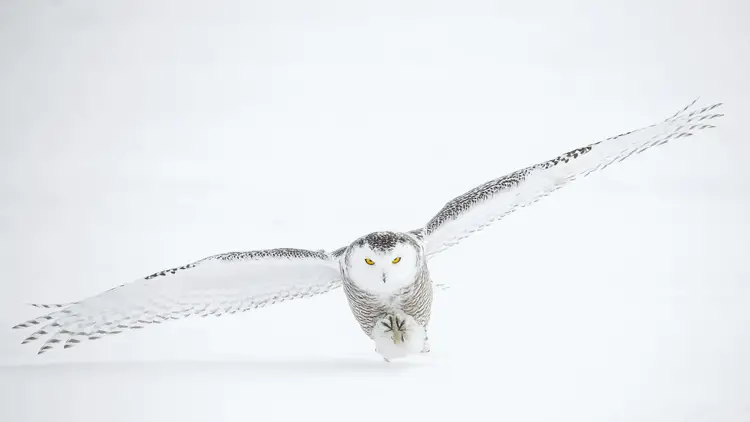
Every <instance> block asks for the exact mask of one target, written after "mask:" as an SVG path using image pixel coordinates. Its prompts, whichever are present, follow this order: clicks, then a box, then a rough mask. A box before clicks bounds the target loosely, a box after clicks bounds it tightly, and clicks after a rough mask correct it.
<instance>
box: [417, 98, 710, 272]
mask: <svg viewBox="0 0 750 422" xmlns="http://www.w3.org/2000/svg"><path fill="white" fill-rule="evenodd" d="M696 102H697V99H696V100H695V101H693V102H692V103H690V104H688V105H687V106H686V107H684V108H682V109H680V110H679V111H678V112H676V113H675V114H674V115H672V116H670V117H669V118H667V119H665V120H663V121H661V122H659V123H656V124H652V125H650V126H647V127H644V128H641V129H637V130H632V131H630V132H626V133H622V134H620V135H617V136H613V137H610V138H607V139H605V140H603V141H599V142H595V143H592V144H589V145H586V146H584V147H580V148H576V149H574V150H572V151H569V152H566V153H565V154H562V155H559V156H557V157H555V158H553V159H551V160H547V161H544V162H542V163H539V164H535V165H532V166H529V167H526V168H523V169H521V170H517V171H514V172H512V173H509V174H507V175H505V176H502V177H499V178H497V179H494V180H491V181H489V182H487V183H484V184H482V185H480V186H477V187H476V188H474V189H471V190H470V191H468V192H466V193H464V194H463V195H461V196H458V197H456V198H454V199H452V200H451V201H449V202H447V203H446V204H445V206H444V207H443V208H442V209H441V210H440V211H439V212H438V213H437V214H436V215H435V216H434V217H433V218H432V219H431V220H430V221H429V222H428V223H427V224H426V225H425V227H424V228H423V229H420V230H413V231H412V233H414V234H418V235H419V236H421V238H423V240H424V242H425V250H426V252H427V256H428V257H429V258H431V257H433V256H435V255H436V254H438V253H440V252H441V251H443V250H445V249H448V248H450V247H451V246H453V245H455V244H457V243H459V242H460V241H461V240H463V239H464V238H466V237H468V236H470V235H472V234H473V233H476V232H478V231H480V230H482V229H484V228H486V227H487V226H489V225H491V224H493V223H494V222H496V221H498V220H500V219H502V218H504V217H505V216H507V215H509V214H511V213H513V212H515V211H516V210H518V209H520V208H523V207H527V206H529V205H531V204H534V203H536V202H538V201H539V200H541V199H542V198H544V197H546V196H548V195H550V194H551V193H552V192H555V191H557V190H558V189H560V188H562V187H563V186H566V185H567V184H568V183H570V182H572V181H574V180H576V179H579V178H582V177H586V176H588V175H589V174H591V173H594V172H597V171H601V170H603V169H605V168H607V167H609V166H610V165H612V164H615V163H619V162H622V161H624V160H626V159H628V158H630V157H632V156H633V155H637V154H640V153H642V152H644V151H646V150H648V149H650V148H653V147H656V146H659V145H664V144H666V143H667V142H670V141H674V140H677V139H681V138H686V137H689V136H692V135H693V134H695V133H696V132H699V131H702V130H705V129H711V128H713V127H714V126H713V125H712V124H710V123H708V122H709V121H712V120H714V119H717V118H719V117H722V116H723V114H720V113H717V112H716V110H717V109H718V108H719V107H721V105H722V104H721V103H717V104H713V105H709V106H705V107H698V108H695V104H696Z"/></svg>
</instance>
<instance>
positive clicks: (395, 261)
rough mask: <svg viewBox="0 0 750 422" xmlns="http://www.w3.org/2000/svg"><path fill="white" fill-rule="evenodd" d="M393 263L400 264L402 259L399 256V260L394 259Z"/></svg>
mask: <svg viewBox="0 0 750 422" xmlns="http://www.w3.org/2000/svg"><path fill="white" fill-rule="evenodd" d="M391 262H393V263H394V264H398V263H399V262H401V257H400V256H399V257H398V258H396V259H394V260H393V261H391Z"/></svg>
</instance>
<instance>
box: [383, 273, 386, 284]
mask: <svg viewBox="0 0 750 422" xmlns="http://www.w3.org/2000/svg"><path fill="white" fill-rule="evenodd" d="M385 279H386V277H385V273H383V283H385Z"/></svg>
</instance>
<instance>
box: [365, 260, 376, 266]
mask: <svg viewBox="0 0 750 422" xmlns="http://www.w3.org/2000/svg"><path fill="white" fill-rule="evenodd" d="M365 262H366V263H367V265H375V261H373V260H372V259H370V258H365Z"/></svg>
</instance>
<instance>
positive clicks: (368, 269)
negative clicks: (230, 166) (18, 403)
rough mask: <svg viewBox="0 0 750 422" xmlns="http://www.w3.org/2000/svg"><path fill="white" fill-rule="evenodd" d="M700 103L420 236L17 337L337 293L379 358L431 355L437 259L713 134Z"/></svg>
mask: <svg viewBox="0 0 750 422" xmlns="http://www.w3.org/2000/svg"><path fill="white" fill-rule="evenodd" d="M696 101H697V100H696ZM696 101H693V102H692V103H691V104H689V105H688V106H686V107H684V108H682V109H680V110H679V111H678V112H677V113H675V114H674V115H672V116H671V117H668V118H666V119H664V120H662V121H660V122H658V123H655V124H652V125H650V126H645V127H642V128H640V129H636V130H632V131H630V132H627V133H623V134H620V135H617V136H613V137H610V138H607V139H604V140H601V141H598V142H594V143H591V144H588V145H586V146H583V147H580V148H576V149H574V150H572V151H569V152H566V153H564V154H561V155H558V156H556V157H554V158H552V159H550V160H547V161H543V162H540V163H538V164H535V165H531V166H528V167H525V168H521V169H519V170H517V171H514V172H512V173H509V174H506V175H504V176H502V177H499V178H497V179H494V180H490V181H488V182H486V183H484V184H481V185H479V186H477V187H475V188H473V189H471V190H470V191H468V192H465V193H463V194H462V195H460V196H457V197H455V198H453V199H451V200H450V201H448V202H447V203H446V204H445V205H444V206H443V208H442V209H440V210H439V211H438V212H437V214H435V215H434V216H433V217H432V218H431V219H430V220H428V221H427V223H426V224H425V225H424V227H421V228H418V229H415V230H408V231H378V232H373V233H369V234H366V235H364V236H361V237H359V238H357V239H355V240H354V241H352V242H351V243H349V244H348V245H346V246H344V247H341V248H339V249H336V250H332V251H326V250H306V249H295V248H277V249H263V250H254V251H246V252H227V253H221V254H218V255H213V256H209V257H206V258H203V259H200V260H198V261H194V262H191V263H188V264H185V265H182V266H179V267H175V268H170V269H167V270H163V271H159V272H155V273H153V274H150V275H147V276H145V277H142V278H140V279H137V280H134V281H131V282H129V283H126V284H122V285H120V286H118V287H114V288H112V289H110V290H107V291H104V292H102V293H99V294H97V295H95V296H91V297H88V298H84V299H81V300H78V301H75V302H70V303H64V304H54V305H48V304H35V305H33V306H36V307H39V308H44V309H46V314H45V315H42V316H40V317H38V318H34V319H32V320H29V321H26V322H24V323H21V324H18V325H16V326H15V327H13V328H15V329H23V328H32V327H33V329H34V331H33V333H31V334H30V335H29V336H28V337H27V338H26V339H25V340H23V343H24V344H25V343H31V342H35V341H37V340H39V341H40V343H41V345H40V348H39V349H38V352H37V353H39V354H42V353H45V352H48V351H49V350H51V349H53V348H55V347H60V346H61V347H62V348H63V349H68V348H71V347H74V346H76V345H78V344H79V343H81V342H84V341H87V340H96V339H101V338H102V337H106V336H111V335H115V334H119V333H123V332H125V331H128V330H134V329H142V328H144V327H147V326H150V325H154V324H161V323H164V322H168V321H171V320H176V319H181V318H185V317H188V316H192V315H200V316H208V315H215V316H221V315H226V314H234V313H237V312H245V311H248V310H252V309H256V308H260V307H264V306H268V305H273V304H275V303H279V302H283V301H288V300H292V299H301V298H306V297H312V296H315V295H321V294H324V293H327V292H331V291H334V290H338V289H342V290H343V292H344V296H345V298H346V300H347V302H348V305H349V308H350V310H351V313H352V316H353V317H354V318H353V320H354V321H356V323H357V324H358V325H359V327H360V328H361V330H362V332H363V333H364V335H366V336H367V337H369V338H370V339H371V340H372V341H373V345H374V350H375V351H376V352H377V353H378V354H379V355H380V356H382V358H383V359H384V360H386V361H390V360H392V359H397V358H403V357H407V356H410V355H415V354H421V353H427V352H429V350H430V346H429V339H428V335H427V329H428V326H429V323H430V316H431V314H432V302H433V293H434V290H435V288H436V285H435V284H434V283H433V280H432V278H431V277H430V270H429V262H430V260H431V259H432V258H434V257H435V256H437V255H438V254H439V253H440V252H442V251H444V250H446V249H447V248H450V247H451V246H453V245H455V244H457V243H459V242H460V241H461V240H462V239H464V238H466V237H467V236H470V235H472V234H473V233H476V232H477V231H480V230H482V229H483V228H485V227H487V226H488V225H490V224H492V223H494V222H496V221H498V220H501V219H502V218H503V217H505V216H507V215H509V214H511V213H513V212H514V211H516V210H518V209H519V208H523V207H526V206H529V205H531V204H533V203H535V202H537V201H538V200H540V199H541V198H544V197H545V196H547V195H549V194H550V193H552V192H554V191H556V190H558V189H559V188H561V187H563V186H566V185H567V184H568V183H570V182H572V181H574V180H576V179H580V178H582V177H585V176H587V175H589V174H591V173H593V172H597V171H599V170H602V169H604V168H606V167H607V166H609V165H611V164H614V163H617V162H620V161H623V160H625V159H627V158H629V157H631V156H633V155H635V154H638V153H641V152H643V151H645V150H647V149H650V148H652V147H655V146H658V145H663V144H665V143H667V142H669V141H675V140H679V139H681V138H685V137H688V136H690V135H693V134H695V133H697V132H699V131H701V130H704V129H708V128H712V127H714V126H713V125H711V124H710V122H712V121H713V120H714V119H716V118H718V117H721V116H722V114H719V113H718V109H719V107H720V106H721V103H718V104H713V105H709V106H705V107H697V106H696ZM354 321H353V322H354Z"/></svg>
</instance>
